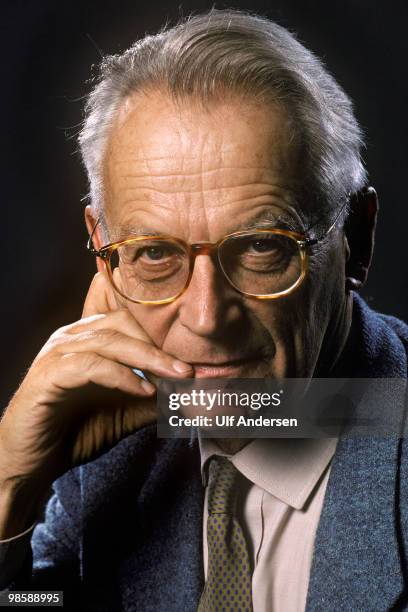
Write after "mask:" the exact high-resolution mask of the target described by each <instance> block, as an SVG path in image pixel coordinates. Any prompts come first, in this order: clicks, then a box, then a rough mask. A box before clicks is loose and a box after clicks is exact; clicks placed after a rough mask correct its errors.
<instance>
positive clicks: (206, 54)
mask: <svg viewBox="0 0 408 612" xmlns="http://www.w3.org/2000/svg"><path fill="white" fill-rule="evenodd" d="M152 87H153V88H155V87H158V88H161V89H163V88H164V89H165V90H166V91H167V92H168V93H169V94H171V95H172V96H173V98H174V99H175V100H177V99H184V98H188V97H189V96H194V97H195V98H197V99H198V100H202V101H203V102H204V103H205V102H206V101H207V100H210V99H214V98H217V97H220V96H221V97H222V96H223V95H225V92H231V93H233V94H234V93H236V94H240V95H243V96H246V97H248V98H250V99H254V100H255V99H256V100H261V101H275V102H279V103H281V104H283V105H284V107H285V108H286V109H287V110H288V111H289V113H290V116H291V118H292V122H293V125H294V129H295V131H296V133H297V135H298V137H299V139H300V143H301V147H302V148H301V151H302V155H303V159H304V163H302V166H303V168H304V169H305V173H304V177H302V198H304V200H305V202H306V205H307V202H313V208H314V210H315V211H319V212H320V214H321V212H322V210H323V209H324V210H326V211H327V212H328V214H330V213H331V212H332V210H333V209H334V208H335V207H336V206H337V205H338V203H339V202H341V201H344V198H345V197H347V195H348V194H349V193H354V192H356V191H358V190H359V189H361V187H362V186H363V185H364V184H365V182H366V171H365V168H364V166H363V163H362V159H361V149H362V146H363V140H362V133H361V130H360V127H359V125H358V123H357V121H356V119H355V117H354V114H353V108H352V103H351V100H350V99H349V98H348V96H347V95H346V94H345V92H344V91H343V89H342V88H341V87H340V86H339V85H338V84H337V83H336V81H335V80H334V78H333V77H332V76H331V75H330V74H329V73H328V71H327V70H326V68H325V67H324V66H323V64H322V62H321V61H320V60H319V59H318V58H317V57H316V56H315V55H314V54H313V53H312V52H311V51H309V50H307V49H306V48H305V47H304V46H303V45H302V44H300V43H299V42H298V41H297V39H296V38H295V37H294V35H292V34H291V33H290V32H288V31H287V30H286V29H285V28H283V27H281V26H279V25H277V24H276V23H274V22H272V21H270V20H268V19H266V18H263V17H259V16H255V15H252V14H248V13H246V12H242V11H238V10H216V9H212V10H211V11H209V12H208V13H206V14H203V15H196V16H193V17H190V18H188V19H186V20H184V21H182V22H181V23H179V24H177V25H176V26H174V27H171V28H164V29H163V30H162V31H160V32H159V33H158V34H156V35H153V36H145V37H144V38H143V39H141V40H139V41H137V42H136V43H135V44H134V45H133V46H132V47H130V48H129V49H128V50H127V51H125V52H124V53H123V54H118V55H111V56H107V57H105V58H104V59H103V61H102V62H101V65H100V71H99V76H98V78H97V83H96V85H95V87H94V88H93V90H92V91H91V93H90V94H89V96H88V98H87V102H86V106H85V120H84V123H83V127H82V130H81V132H80V135H79V143H80V150H81V154H82V159H83V163H84V165H85V168H86V171H87V174H88V179H89V187H90V192H89V197H90V199H91V203H92V206H93V208H94V210H95V212H96V213H101V211H102V209H103V184H102V164H103V160H104V154H105V150H106V146H107V142H108V138H109V134H110V130H111V129H112V125H113V124H114V121H115V117H116V114H117V112H118V110H119V108H120V107H121V105H122V103H123V102H124V100H125V99H126V98H127V97H128V96H130V95H131V94H133V93H135V92H138V91H143V90H147V89H151V88H152ZM323 207H324V208H323Z"/></svg>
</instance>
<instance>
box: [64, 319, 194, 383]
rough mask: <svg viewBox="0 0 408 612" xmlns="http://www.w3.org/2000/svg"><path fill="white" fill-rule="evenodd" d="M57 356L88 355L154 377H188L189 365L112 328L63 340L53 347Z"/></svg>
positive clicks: (189, 373) (92, 331) (147, 343)
mask: <svg viewBox="0 0 408 612" xmlns="http://www.w3.org/2000/svg"><path fill="white" fill-rule="evenodd" d="M54 350H56V351H57V352H58V353H60V354H65V353H81V352H92V353H96V354H97V355H100V356H101V357H103V358H105V359H109V360H112V361H115V362H117V363H122V364H124V365H127V366H130V367H131V368H138V369H140V370H147V371H149V372H152V373H153V374H157V375H158V376H171V377H182V376H189V375H191V374H192V372H193V370H192V367H191V365H189V364H187V363H184V362H183V361H180V360H178V359H175V358H174V357H172V356H170V355H168V354H167V353H165V352H164V351H162V350H161V349H159V348H157V347H155V346H154V345H152V344H151V343H150V342H144V341H143V340H137V339H134V338H131V337H130V336H127V335H125V334H123V333H121V332H118V331H115V330H112V329H99V330H89V331H85V332H84V333H82V334H81V333H78V334H74V335H71V336H70V337H69V338H67V337H66V340H65V342H61V343H59V344H58V345H56V346H55V347H54Z"/></svg>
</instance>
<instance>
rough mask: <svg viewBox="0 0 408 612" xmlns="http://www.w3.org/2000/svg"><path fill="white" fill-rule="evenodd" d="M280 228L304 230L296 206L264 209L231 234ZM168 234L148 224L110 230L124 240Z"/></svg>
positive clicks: (111, 236)
mask: <svg viewBox="0 0 408 612" xmlns="http://www.w3.org/2000/svg"><path fill="white" fill-rule="evenodd" d="M268 227H270V228H272V227H275V228H279V229H289V230H292V231H295V232H304V231H305V228H304V224H303V222H302V217H301V215H300V214H299V213H298V212H297V210H296V209H295V208H294V207H290V208H285V210H281V212H280V213H278V212H277V211H276V210H273V209H272V208H270V209H268V210H263V211H262V212H261V213H257V214H256V215H254V216H253V217H251V218H250V219H248V220H246V221H244V222H243V223H240V224H238V225H237V226H236V227H235V229H233V230H231V231H230V232H228V233H230V234H233V233H234V232H239V231H245V230H250V229H257V228H259V229H262V228H268ZM164 235H165V236H167V235H170V234H168V233H167V232H161V231H158V230H157V229H155V228H152V227H146V226H139V227H136V226H122V227H114V228H112V229H111V231H110V232H109V236H110V239H111V240H122V239H126V238H131V237H133V236H135V237H136V236H164Z"/></svg>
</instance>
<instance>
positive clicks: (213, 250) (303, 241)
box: [87, 198, 349, 306]
mask: <svg viewBox="0 0 408 612" xmlns="http://www.w3.org/2000/svg"><path fill="white" fill-rule="evenodd" d="M348 201H349V198H347V200H346V202H345V203H344V204H343V205H342V206H341V208H340V210H339V212H338V214H337V215H336V217H335V219H334V221H333V223H332V224H331V225H330V227H329V228H328V230H326V231H325V232H324V233H323V234H322V235H320V236H319V237H318V238H310V237H308V236H307V234H308V233H309V232H310V230H311V229H312V227H313V226H311V227H310V228H309V229H308V230H307V232H306V233H300V232H295V231H292V230H287V229H280V228H277V227H270V228H268V227H265V228H256V227H255V228H250V229H246V230H242V231H238V232H234V233H231V234H228V235H226V236H224V237H223V238H221V239H220V240H219V241H218V242H214V243H212V242H198V243H194V244H188V243H186V242H184V241H183V240H181V239H179V238H175V237H173V236H168V235H164V234H163V235H151V234H147V235H141V236H134V237H131V238H126V239H124V240H120V241H118V242H112V243H110V244H107V245H105V246H103V247H102V248H101V249H99V250H97V249H95V248H94V246H93V236H94V233H95V230H96V228H97V226H98V224H99V223H100V220H101V218H98V220H97V221H96V223H95V225H94V227H93V229H92V232H91V234H90V236H89V239H88V242H87V249H88V251H89V253H91V254H92V255H94V256H96V257H99V258H100V259H102V261H103V262H104V264H105V269H106V272H107V274H108V277H109V280H110V282H111V284H112V287H113V288H114V289H115V291H117V292H118V294H119V295H121V296H122V297H123V298H125V299H126V300H129V301H131V302H134V303H136V304H146V305H152V306H154V305H160V304H169V303H170V302H173V301H174V300H176V299H177V298H178V297H180V296H181V295H182V294H183V293H184V292H185V291H186V290H187V288H188V286H189V284H190V281H191V277H192V275H193V271H194V262H195V258H196V257H198V256H199V255H209V256H211V257H214V255H215V256H216V258H217V261H218V264H219V268H220V270H221V271H222V273H223V274H224V276H225V278H226V279H227V281H228V282H229V284H230V285H231V286H232V287H233V288H234V289H235V290H236V291H237V292H238V293H241V294H242V295H245V296H247V297H251V298H255V299H258V300H274V299H278V298H281V297H284V296H287V295H289V294H291V293H292V292H293V291H295V290H296V289H298V288H299V287H300V285H301V284H302V283H303V281H304V279H305V277H306V274H307V270H308V259H309V257H308V249H309V248H310V247H312V246H315V245H316V244H318V243H319V242H321V241H322V240H323V239H324V238H326V237H327V236H328V234H330V232H331V231H332V230H333V228H334V227H335V226H336V224H337V221H338V220H339V218H340V215H341V213H342V211H343V210H344V208H345V206H346V204H347V203H348ZM316 223H318V221H317V222H316ZM316 223H315V224H313V225H316ZM266 234H268V235H274V236H281V237H286V238H288V239H289V240H290V241H292V242H293V244H294V243H296V245H297V249H298V254H299V261H300V269H299V273H298V276H297V278H296V279H295V280H294V282H293V283H292V284H291V285H290V286H289V287H287V288H285V289H284V290H281V291H277V292H275V293H268V294H257V293H253V292H248V291H243V290H242V289H240V288H239V287H237V286H236V284H234V282H233V281H232V280H231V279H230V278H229V276H228V274H227V273H226V271H225V269H224V266H223V263H222V258H220V249H222V247H223V246H224V245H225V243H226V241H229V240H233V239H235V238H240V237H243V238H244V237H245V236H249V235H251V236H259V239H260V240H262V236H263V235H266ZM145 240H149V241H152V240H153V241H166V242H171V243H172V244H173V245H177V246H178V247H180V248H181V249H183V250H184V251H185V253H186V254H188V257H189V270H188V274H187V276H186V279H185V281H184V284H183V287H181V288H180V290H179V291H178V292H176V293H175V294H174V295H171V296H169V297H168V298H166V299H160V300H141V299H135V298H134V297H131V296H129V295H126V294H125V293H123V291H122V290H121V289H120V287H118V286H117V284H116V282H115V279H114V276H113V270H112V267H111V257H112V254H113V253H115V251H117V250H118V249H119V248H120V247H125V246H128V245H133V244H137V243H138V242H141V241H145Z"/></svg>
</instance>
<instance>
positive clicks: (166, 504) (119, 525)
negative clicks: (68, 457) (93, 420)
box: [81, 427, 204, 612]
mask: <svg viewBox="0 0 408 612" xmlns="http://www.w3.org/2000/svg"><path fill="white" fill-rule="evenodd" d="M156 436H157V434H156V427H151V428H146V429H145V430H141V431H139V432H137V433H135V434H133V435H131V436H129V437H127V438H125V439H124V440H122V441H121V442H120V443H119V444H118V445H117V446H116V447H114V449H112V451H110V452H108V453H107V454H106V455H104V456H103V457H101V458H100V459H99V460H98V461H95V462H93V463H90V464H88V465H86V466H82V468H81V472H82V473H81V488H82V515H83V517H84V518H83V522H84V525H83V540H82V555H81V556H82V580H83V584H84V585H86V592H85V593H84V594H83V601H84V606H85V608H84V609H87V611H90V610H95V611H96V610H97V611H98V612H102V611H106V612H108V611H109V612H114V611H119V610H120V611H124V612H125V611H126V612H133V611H134V612H148V611H149V612H150V611H151V612H153V611H154V612H157V611H158V610H166V611H168V612H176V611H177V612H179V611H180V610H183V611H184V610H185V611H186V612H187V611H191V612H193V611H195V610H196V607H197V604H198V601H199V598H200V595H201V591H202V588H203V580H204V578H203V576H204V571H203V566H202V546H203V544H202V512H203V503H204V497H203V496H204V491H203V487H202V482H201V472H200V464H199V451H198V448H197V441H195V442H194V443H190V441H189V440H174V439H171V440H157V437H156ZM98 593H100V599H98V600H97V601H96V600H95V597H96V594H98Z"/></svg>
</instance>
